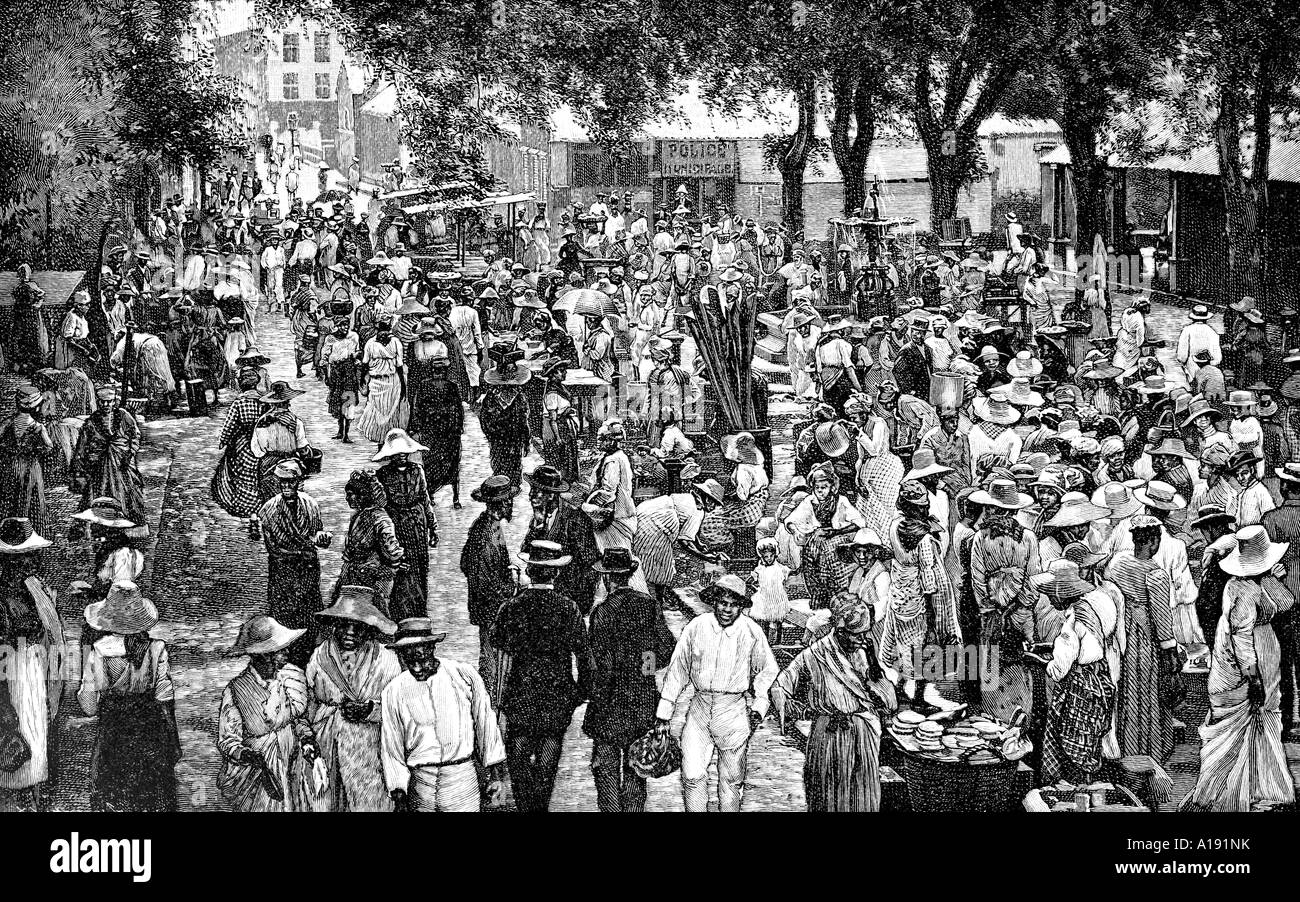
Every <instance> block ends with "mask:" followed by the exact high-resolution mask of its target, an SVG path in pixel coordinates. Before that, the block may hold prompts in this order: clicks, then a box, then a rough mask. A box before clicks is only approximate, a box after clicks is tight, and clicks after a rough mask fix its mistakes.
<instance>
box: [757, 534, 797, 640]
mask: <svg viewBox="0 0 1300 902" xmlns="http://www.w3.org/2000/svg"><path fill="white" fill-rule="evenodd" d="M756 548H757V550H758V564H757V566H755V567H754V569H753V570H752V571H750V574H749V579H750V584H751V585H753V586H754V587H755V589H754V596H753V598H754V606H753V607H751V608H750V609H749V616H750V617H751V618H753V619H754V620H755V621H756V622H757V623H758V624H759V625H760V626H762V627H763V630H764V632H765V633H767V637H768V641H769V642H770V643H771V644H772V645H780V644H781V632H782V630H781V627H782V624H784V623H785V618H786V615H787V614H789V613H790V596H789V595H787V594H786V591H785V581H786V579H787V578H788V577H789V576H790V568H789V567H787V566H786V565H785V564H782V563H780V562H778V561H777V559H776V539H772V538H765V539H759V541H758V545H757V546H756Z"/></svg>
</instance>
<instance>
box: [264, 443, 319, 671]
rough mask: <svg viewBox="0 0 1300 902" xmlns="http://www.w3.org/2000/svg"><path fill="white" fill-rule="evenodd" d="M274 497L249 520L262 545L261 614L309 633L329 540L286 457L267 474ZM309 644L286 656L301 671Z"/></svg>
mask: <svg viewBox="0 0 1300 902" xmlns="http://www.w3.org/2000/svg"><path fill="white" fill-rule="evenodd" d="M272 473H273V475H274V477H275V479H276V481H277V483H278V485H279V492H278V493H276V494H275V495H274V496H272V497H271V498H269V499H268V500H267V501H266V502H265V503H263V504H262V506H261V508H259V509H258V511H257V513H256V514H254V515H253V517H252V518H251V519H250V521H249V533H250V537H251V538H253V539H254V540H256V539H258V538H261V539H262V541H263V543H264V544H265V546H266V559H267V578H266V610H267V613H269V614H270V615H271V616H272V617H274V618H275V619H276V620H277V621H278V622H280V623H282V624H284V625H285V626H288V627H291V628H293V629H307V630H312V632H313V633H314V632H315V631H314V629H312V628H313V626H314V624H313V623H312V620H311V615H312V614H313V613H315V612H316V611H318V610H320V607H321V595H320V558H319V556H318V551H317V549H320V548H328V547H329V546H330V543H331V542H333V540H334V537H333V535H332V534H330V533H329V532H326V531H325V528H324V525H323V522H322V520H321V514H320V506H319V504H317V502H316V499H315V498H313V497H312V496H311V495H308V494H307V493H306V492H303V491H300V490H299V486H300V485H301V484H302V478H303V473H302V464H301V463H299V461H298V460H297V458H287V459H285V460H282V461H280V462H279V463H278V464H276V466H275V469H274V470H273V471H272ZM311 645H312V643H310V642H304V643H300V644H299V645H298V646H295V648H294V649H293V653H292V654H291V657H292V658H293V659H294V661H295V663H298V665H299V666H302V665H303V664H305V663H306V661H307V658H308V656H309V655H310V654H311Z"/></svg>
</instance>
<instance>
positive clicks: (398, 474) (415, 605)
mask: <svg viewBox="0 0 1300 902" xmlns="http://www.w3.org/2000/svg"><path fill="white" fill-rule="evenodd" d="M428 450H429V449H428V448H426V447H425V446H424V445H421V444H419V443H418V442H414V441H412V440H411V437H410V436H409V435H407V434H406V432H405V431H403V430H401V429H393V430H390V431H389V433H388V436H387V438H386V439H385V440H384V447H383V448H381V449H380V450H379V453H378V454H376V455H375V456H374V458H373V460H375V461H381V460H382V461H386V463H385V464H384V465H383V466H382V467H380V468H379V472H378V473H376V474H375V475H376V476H377V477H378V478H379V484H380V485H382V486H383V487H384V494H385V495H387V496H388V503H387V505H386V506H385V508H384V510H385V511H387V513H388V516H389V518H390V519H392V521H393V529H394V530H395V531H396V533H397V540H398V542H400V543H401V546H402V551H403V552H404V555H403V558H402V559H403V561H404V562H405V563H406V567H404V568H403V569H402V570H400V571H399V572H398V573H397V575H396V577H395V578H394V581H393V594H392V599H391V601H390V602H389V605H388V610H389V615H390V617H391V618H392V619H393V620H394V621H401V620H404V619H406V618H407V617H424V616H427V614H428V605H429V547H430V546H431V545H437V544H438V519H437V517H436V515H435V514H434V510H433V501H432V500H431V499H430V497H429V486H428V483H427V482H426V481H425V477H424V468H423V467H421V466H419V465H417V464H414V463H412V462H411V461H410V460H409V458H408V456H407V455H409V454H422V453H427V452H428Z"/></svg>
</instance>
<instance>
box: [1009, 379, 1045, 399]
mask: <svg viewBox="0 0 1300 902" xmlns="http://www.w3.org/2000/svg"><path fill="white" fill-rule="evenodd" d="M1007 401H1009V402H1010V403H1011V404H1014V405H1015V406H1016V407H1042V406H1043V396H1042V395H1040V394H1039V393H1038V392H1036V391H1034V390H1033V389H1032V388H1031V387H1030V385H1029V380H1028V379H1027V378H1025V377H1023V376H1017V377H1016V378H1014V379H1012V380H1011V388H1010V390H1009V391H1008V392H1007Z"/></svg>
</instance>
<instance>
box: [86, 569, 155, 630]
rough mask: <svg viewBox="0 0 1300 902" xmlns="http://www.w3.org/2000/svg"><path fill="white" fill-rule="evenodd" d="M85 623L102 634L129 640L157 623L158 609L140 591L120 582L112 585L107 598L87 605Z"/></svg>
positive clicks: (133, 585)
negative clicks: (110, 634)
mask: <svg viewBox="0 0 1300 902" xmlns="http://www.w3.org/2000/svg"><path fill="white" fill-rule="evenodd" d="M84 613H85V617H86V623H88V624H90V625H91V626H92V627H94V628H95V629H97V630H99V631H100V632H101V633H116V634H118V635H119V636H130V635H133V634H134V633H143V632H144V631H145V630H148V629H150V628H152V627H153V626H154V625H155V624H156V623H157V622H158V609H157V608H156V607H154V603H153V602H152V601H150V600H149V599H147V598H145V597H144V595H143V594H142V593H141V592H140V587H139V586H137V585H136V584H135V583H133V582H129V581H126V580H123V581H122V582H117V583H113V585H112V587H111V588H110V589H109V590H108V597H107V598H105V599H104V600H103V601H96V602H93V603H91V604H88V605H86V610H85V612H84Z"/></svg>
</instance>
